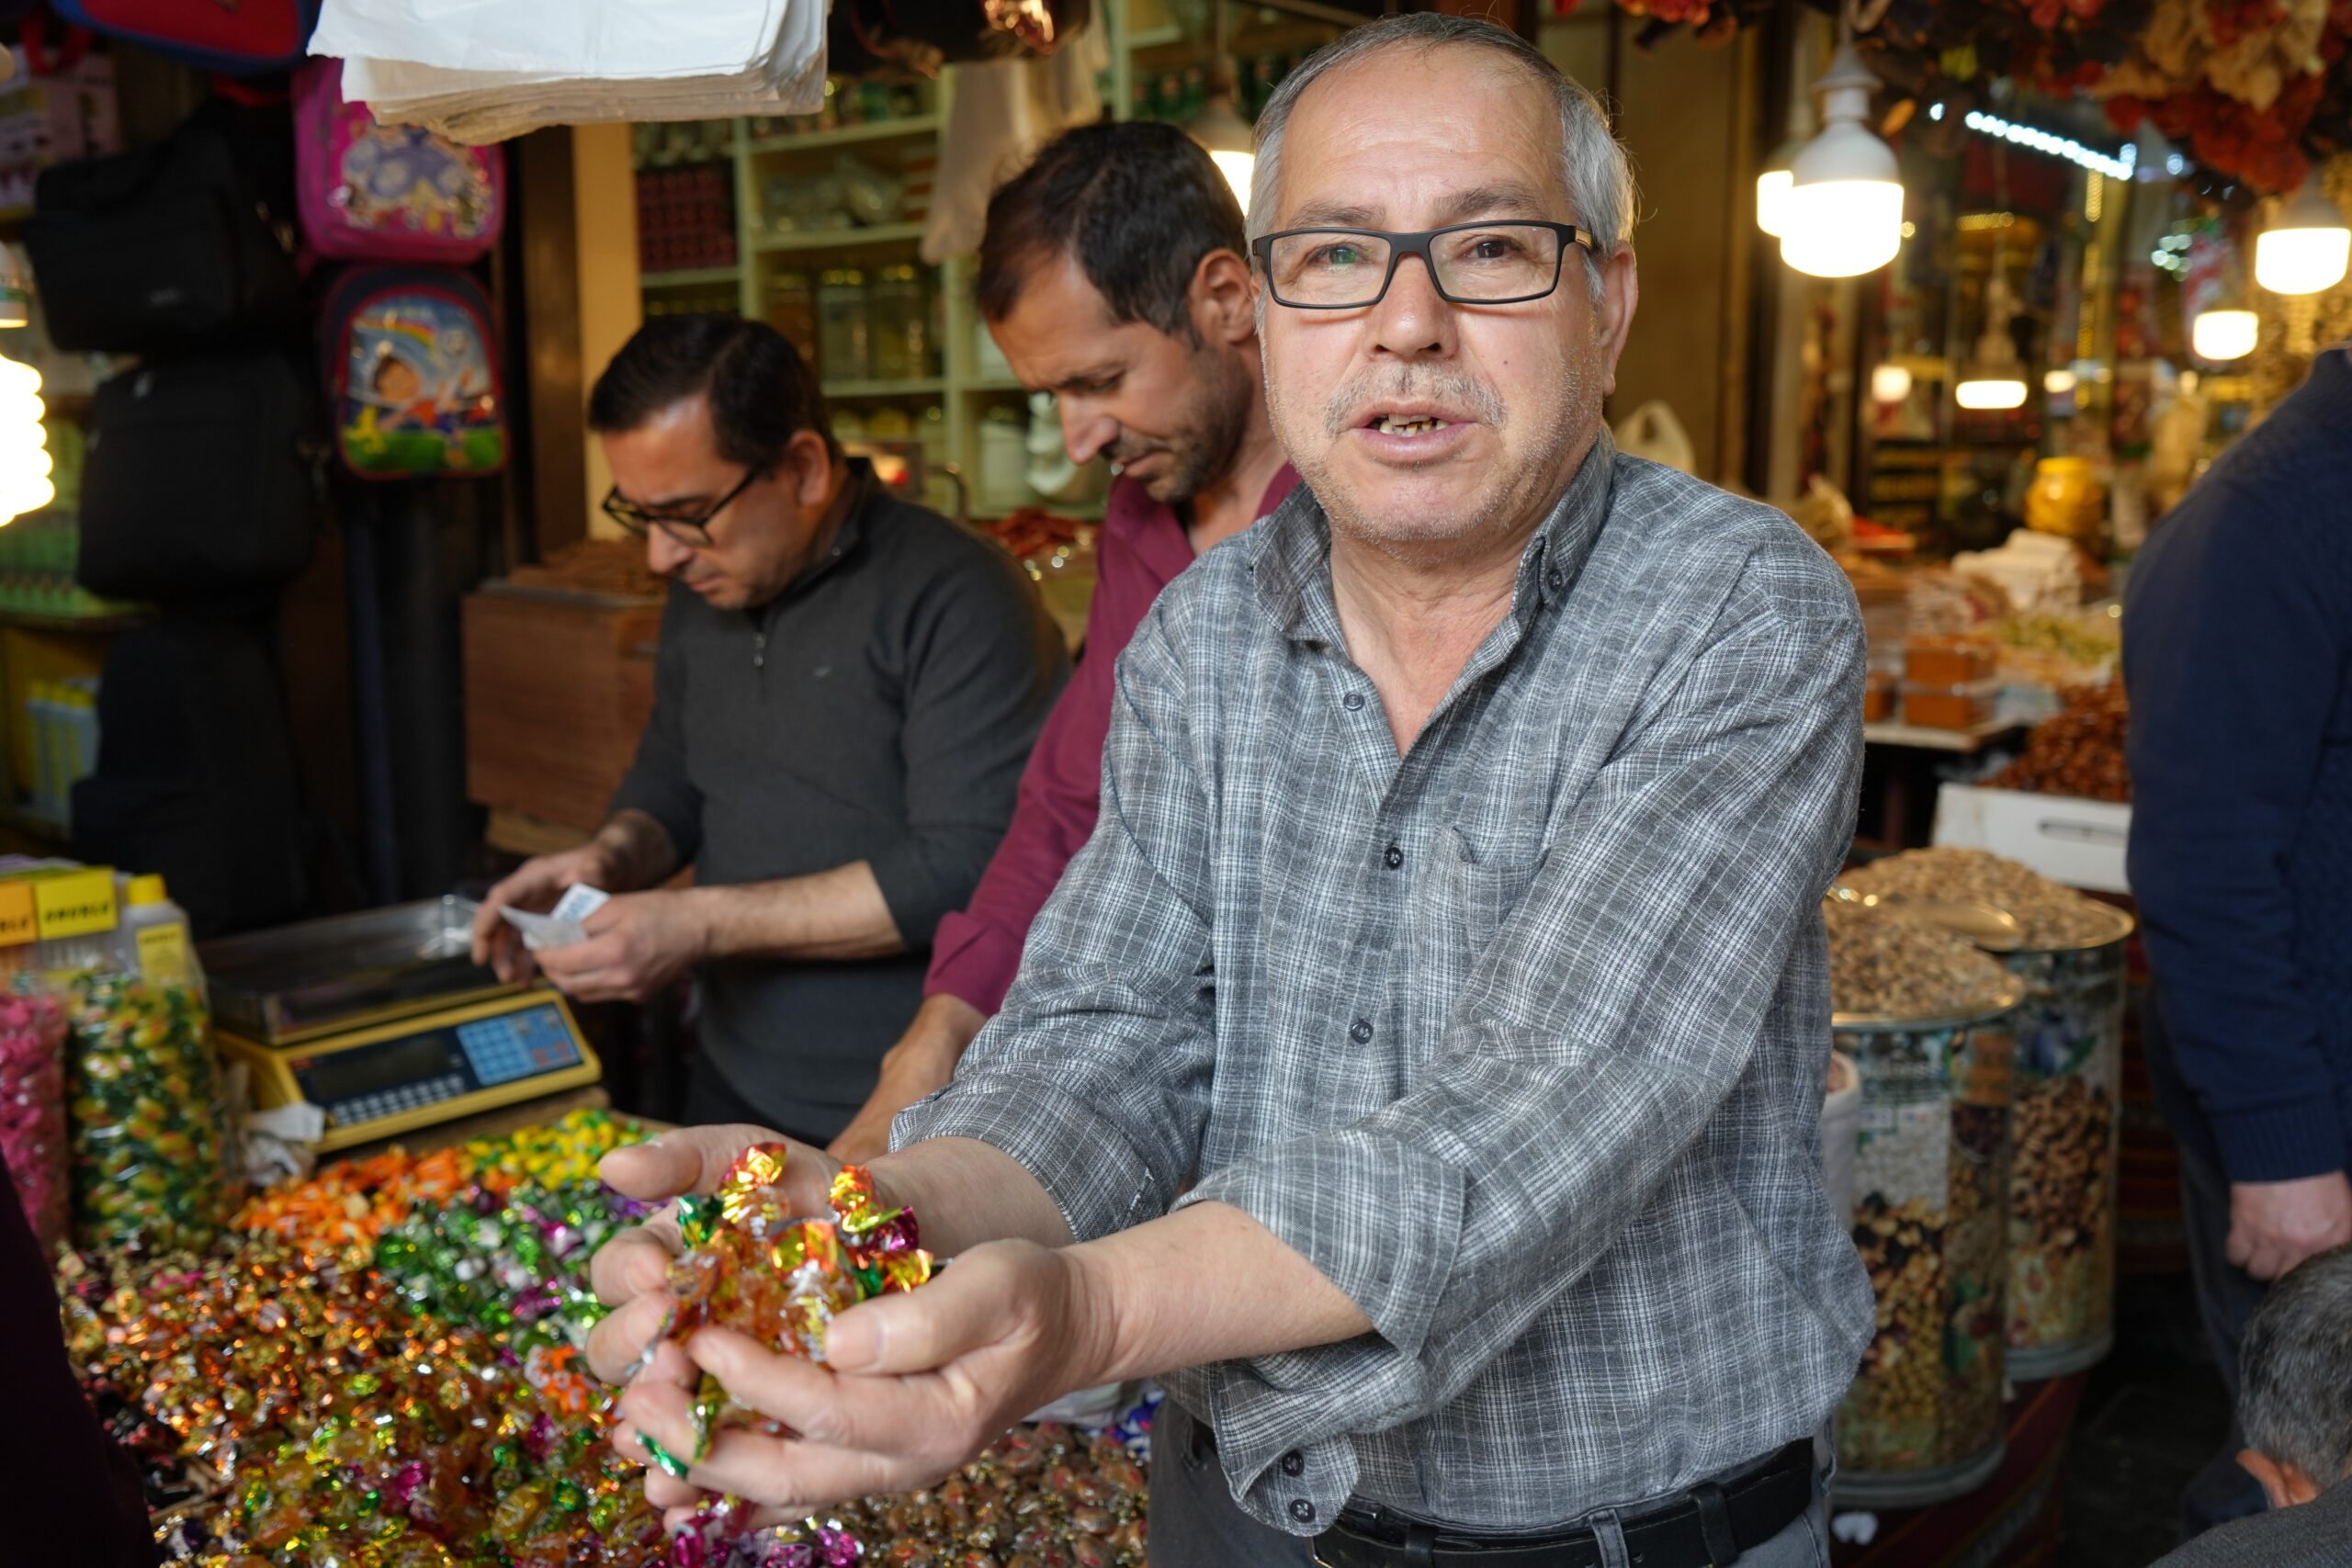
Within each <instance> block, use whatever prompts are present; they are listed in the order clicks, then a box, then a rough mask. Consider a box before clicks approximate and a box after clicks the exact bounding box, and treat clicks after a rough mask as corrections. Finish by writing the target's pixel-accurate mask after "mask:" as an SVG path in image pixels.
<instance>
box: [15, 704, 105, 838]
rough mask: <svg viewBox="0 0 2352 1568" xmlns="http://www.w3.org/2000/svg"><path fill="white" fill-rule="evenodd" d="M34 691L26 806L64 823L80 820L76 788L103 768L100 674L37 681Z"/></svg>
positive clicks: (29, 711) (29, 715)
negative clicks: (29, 791)
mask: <svg viewBox="0 0 2352 1568" xmlns="http://www.w3.org/2000/svg"><path fill="white" fill-rule="evenodd" d="M28 693H29V694H28V696H27V698H26V701H25V709H26V717H27V719H28V721H29V723H30V727H31V730H32V758H31V762H32V767H31V774H32V794H31V795H30V797H29V798H28V801H27V803H26V804H27V805H28V807H30V808H31V810H32V811H33V813H34V814H35V815H36V816H40V817H45V818H48V819H50V820H51V821H52V822H55V823H57V824H59V825H60V826H63V825H64V824H66V823H69V822H71V821H72V820H73V819H74V785H75V784H79V783H81V782H82V781H83V780H84V779H86V778H88V777H89V776H90V775H91V774H92V773H96V772H97V771H98V678H97V677H96V676H95V675H76V676H69V677H68V678H66V679H65V680H62V681H36V682H33V683H32V684H31V686H30V687H29V688H28Z"/></svg>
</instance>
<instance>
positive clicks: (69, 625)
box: [0, 606, 153, 637]
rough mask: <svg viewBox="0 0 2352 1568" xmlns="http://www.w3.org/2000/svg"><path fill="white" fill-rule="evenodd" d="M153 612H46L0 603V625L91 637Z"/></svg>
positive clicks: (127, 626)
mask: <svg viewBox="0 0 2352 1568" xmlns="http://www.w3.org/2000/svg"><path fill="white" fill-rule="evenodd" d="M151 619H153V617H152V616H149V615H144V614H141V613H139V612H136V611H134V612H131V613H130V614H127V615H124V614H118V615H43V614H41V613H40V611H38V610H11V609H7V608H6V607H5V606H0V626H20V627H22V628H24V629H25V630H27V631H36V632H81V633H84V634H85V635H87V636H91V637H103V636H110V635H112V634H113V633H115V632H119V631H128V630H129V629H130V627H132V626H142V625H144V624H145V623H146V622H147V621H149V620H151Z"/></svg>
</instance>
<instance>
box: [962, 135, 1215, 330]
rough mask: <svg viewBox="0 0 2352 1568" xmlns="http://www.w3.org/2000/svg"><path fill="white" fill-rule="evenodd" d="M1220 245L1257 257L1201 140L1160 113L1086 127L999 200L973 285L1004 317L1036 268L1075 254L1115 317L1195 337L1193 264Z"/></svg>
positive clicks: (992, 314)
mask: <svg viewBox="0 0 2352 1568" xmlns="http://www.w3.org/2000/svg"><path fill="white" fill-rule="evenodd" d="M1219 250H1223V251H1231V252H1232V253H1233V254H1235V255H1237V256H1239V257H1241V258H1242V259H1243V260H1244V261H1247V260H1248V259H1249V254H1250V252H1249V241H1248V239H1247V238H1246V237H1245V236H1244V233H1243V230H1242V223H1241V204H1240V203H1239V202H1238V201H1237V200H1235V199H1234V196H1233V188H1232V187H1231V186H1228V185H1227V184H1226V183H1225V176H1224V175H1222V174H1220V173H1218V172H1217V166H1216V164H1214V163H1212V162H1211V161H1210V159H1209V155H1208V152H1206V150H1205V149H1204V148H1203V147H1202V146H1201V144H1200V143H1199V142H1197V141H1193V139H1192V138H1191V137H1190V136H1187V135H1186V134H1184V132H1183V131H1182V130H1178V129H1177V128H1176V127H1174V126H1172V125H1168V124H1164V123H1162V122H1159V121H1157V120H1140V119H1139V120H1125V121H1119V122H1110V121H1106V122H1104V123H1103V124H1099V125H1081V126H1080V127H1078V128H1077V129H1076V130H1066V131H1064V132H1063V133H1062V134H1061V135H1059V136H1057V137H1056V138H1055V139H1054V140H1053V141H1048V142H1047V143H1046V145H1045V146H1044V147H1043V148H1042V149H1040V150H1039V151H1038V153H1037V156H1036V157H1035V158H1034V159H1032V160H1031V161H1030V164H1029V166H1028V167H1027V168H1025V169H1023V170H1022V171H1021V172H1020V173H1019V174H1017V175H1014V176H1013V177H1012V179H1010V180H1008V181H1006V182H1005V184H1004V185H1003V186H1002V187H1001V188H1000V189H999V190H998V191H997V193H996V195H995V196H993V197H990V198H989V224H988V231H987V232H986V233H985V234H983V235H982V236H981V237H980V265H979V273H978V277H977V278H976V279H975V281H974V284H973V288H972V295H973V298H974V299H975V300H977V301H978V305H979V307H980V314H981V315H982V316H983V317H984V318H986V319H987V320H989V321H1002V320H1004V318H1005V317H1007V316H1009V315H1011V314H1012V307H1013V305H1014V303H1015V302H1016V301H1017V300H1018V299H1020V298H1021V286H1022V284H1023V283H1024V282H1025V281H1027V278H1026V274H1027V273H1028V271H1029V269H1031V268H1032V267H1035V266H1036V265H1038V264H1039V263H1041V262H1050V261H1053V260H1055V259H1057V258H1058V257H1061V256H1065V255H1069V256H1075V257H1076V258H1077V259H1078V265H1079V268H1080V271H1082V272H1084V273H1085V274H1086V280H1087V281H1088V282H1089V283H1091V284H1092V285H1094V287H1095V288H1096V290H1097V291H1098V292H1100V293H1101V294H1102V296H1103V303H1104V304H1106V305H1108V306H1109V307H1110V308H1111V319H1112V320H1113V321H1143V322H1146V323H1148V324H1149V325H1151V326H1154V327H1157V328H1159V330H1160V331H1161V332H1163V333H1169V334H1170V336H1178V335H1181V336H1182V337H1184V338H1185V339H1186V340H1188V341H1189V340H1191V339H1192V337H1193V315H1192V310H1191V308H1190V305H1189V303H1188V300H1189V297H1190V295H1191V292H1192V287H1193V273H1194V272H1195V271H1197V270H1199V267H1200V265H1201V258H1202V257H1203V256H1205V255H1207V254H1209V253H1210V252H1211V251H1219Z"/></svg>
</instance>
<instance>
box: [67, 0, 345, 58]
mask: <svg viewBox="0 0 2352 1568" xmlns="http://www.w3.org/2000/svg"><path fill="white" fill-rule="evenodd" d="M50 9H51V10H52V11H55V12H56V13H57V14H58V16H59V17H62V18H63V19H64V20H66V21H68V22H71V23H73V24H74V25H75V26H76V27H84V28H89V29H90V30H91V31H92V32H95V33H105V34H107V35H108V36H109V37H113V38H119V39H130V41H131V42H132V43H136V44H143V45H144V46H146V47H147V48H149V49H152V50H153V51H155V52H156V53H158V54H161V55H164V56H167V57H169V58H170V59H173V60H176V61H178V62H180V63H181V64H183V65H193V66H195V67H196V68H197V69H198V70H199V71H218V72H220V73H222V74H223V75H229V76H252V75H257V74H260V73H266V72H271V71H291V70H292V69H294V67H296V66H297V65H300V64H301V63H302V55H303V51H304V48H305V46H307V45H308V44H309V43H310V41H311V28H315V27H317V26H318V25H319V0H236V3H235V4H233V5H223V4H221V3H220V0H203V3H198V4H191V3H190V0H50Z"/></svg>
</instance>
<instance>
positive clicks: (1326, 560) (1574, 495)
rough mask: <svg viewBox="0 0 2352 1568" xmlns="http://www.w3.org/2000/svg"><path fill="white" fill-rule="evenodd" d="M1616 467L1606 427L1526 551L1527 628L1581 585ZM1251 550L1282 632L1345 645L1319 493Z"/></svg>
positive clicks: (1299, 494)
mask: <svg viewBox="0 0 2352 1568" xmlns="http://www.w3.org/2000/svg"><path fill="white" fill-rule="evenodd" d="M1616 467H1617V443H1616V442H1615V441H1614V440H1613V439H1612V438H1611V436H1610V434H1609V427H1608V426H1607V425H1605V424H1604V425H1602V426H1600V430H1599V432H1598V434H1595V435H1594V437H1593V442H1592V449H1591V450H1590V451H1589V452H1587V453H1586V454H1585V457H1584V461H1583V462H1582V463H1580V464H1578V465H1577V471H1576V473H1575V475H1574V476H1572V477H1571V478H1570V479H1569V480H1568V488H1567V489H1566V491H1563V492H1562V493H1561V496H1560V499H1559V500H1558V501H1556V502H1554V503H1553V506H1552V510H1551V513H1549V514H1548V515H1547V516H1546V517H1545V518H1544V522H1543V524H1542V525H1540V526H1538V527H1537V528H1536V530H1535V533H1534V536H1532V538H1530V539H1529V540H1528V541H1527V545H1526V547H1525V548H1524V549H1523V550H1522V551H1521V553H1520V558H1519V576H1518V580H1517V586H1516V587H1515V588H1514V590H1513V592H1512V595H1511V615H1512V616H1513V618H1515V619H1516V620H1517V621H1518V622H1519V624H1520V626H1521V628H1522V629H1524V628H1525V627H1526V626H1529V625H1531V624H1532V622H1533V619H1534V617H1535V615H1536V614H1537V612H1539V611H1541V610H1542V609H1543V608H1544V606H1545V605H1547V604H1554V603H1556V602H1557V601H1559V600H1561V599H1564V598H1566V596H1567V594H1568V592H1569V591H1570V590H1571V589H1573V588H1574V587H1575V586H1576V581H1577V574H1578V573H1580V572H1581V571H1583V570H1584V563H1585V561H1586V559H1587V558H1589V557H1590V556H1591V554H1592V547H1593V545H1594V544H1595V543H1596V542H1597V541H1598V540H1599V539H1600V530H1601V526H1602V525H1603V524H1604V523H1606V522H1607V520H1608V517H1609V502H1610V496H1611V491H1613V489H1614V488H1615V476H1616ZM1250 571H1251V572H1252V573H1253V574H1255V577H1256V581H1257V591H1258V603H1259V605H1260V606H1261V608H1262V609H1263V610H1264V611H1265V613H1266V615H1267V616H1268V617H1269V618H1270V619H1272V622H1273V623H1274V626H1275V627H1276V629H1278V630H1279V631H1281V632H1282V634H1283V636H1284V637H1290V638H1292V639H1294V640H1296V641H1306V642H1338V641H1340V640H1341V639H1340V623H1339V611H1338V609H1337V607H1336V606H1335V605H1334V604H1333V603H1332V600H1331V524H1330V520H1329V518H1328V517H1327V516H1325V515H1324V512H1323V505H1322V502H1318V501H1317V500H1316V499H1315V493H1314V491H1312V490H1310V489H1309V488H1308V487H1307V486H1306V485H1300V486H1299V487H1298V488H1297V489H1296V490H1295V491H1291V494H1290V499H1289V500H1287V501H1285V502H1283V504H1282V505H1281V506H1279V507H1277V508H1275V510H1274V513H1273V515H1272V516H1271V517H1270V518H1268V519H1267V520H1266V522H1265V524H1264V525H1262V526H1261V527H1260V528H1259V530H1258V532H1257V535H1256V536H1255V537H1254V538H1253V539H1252V540H1251V541H1250Z"/></svg>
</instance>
